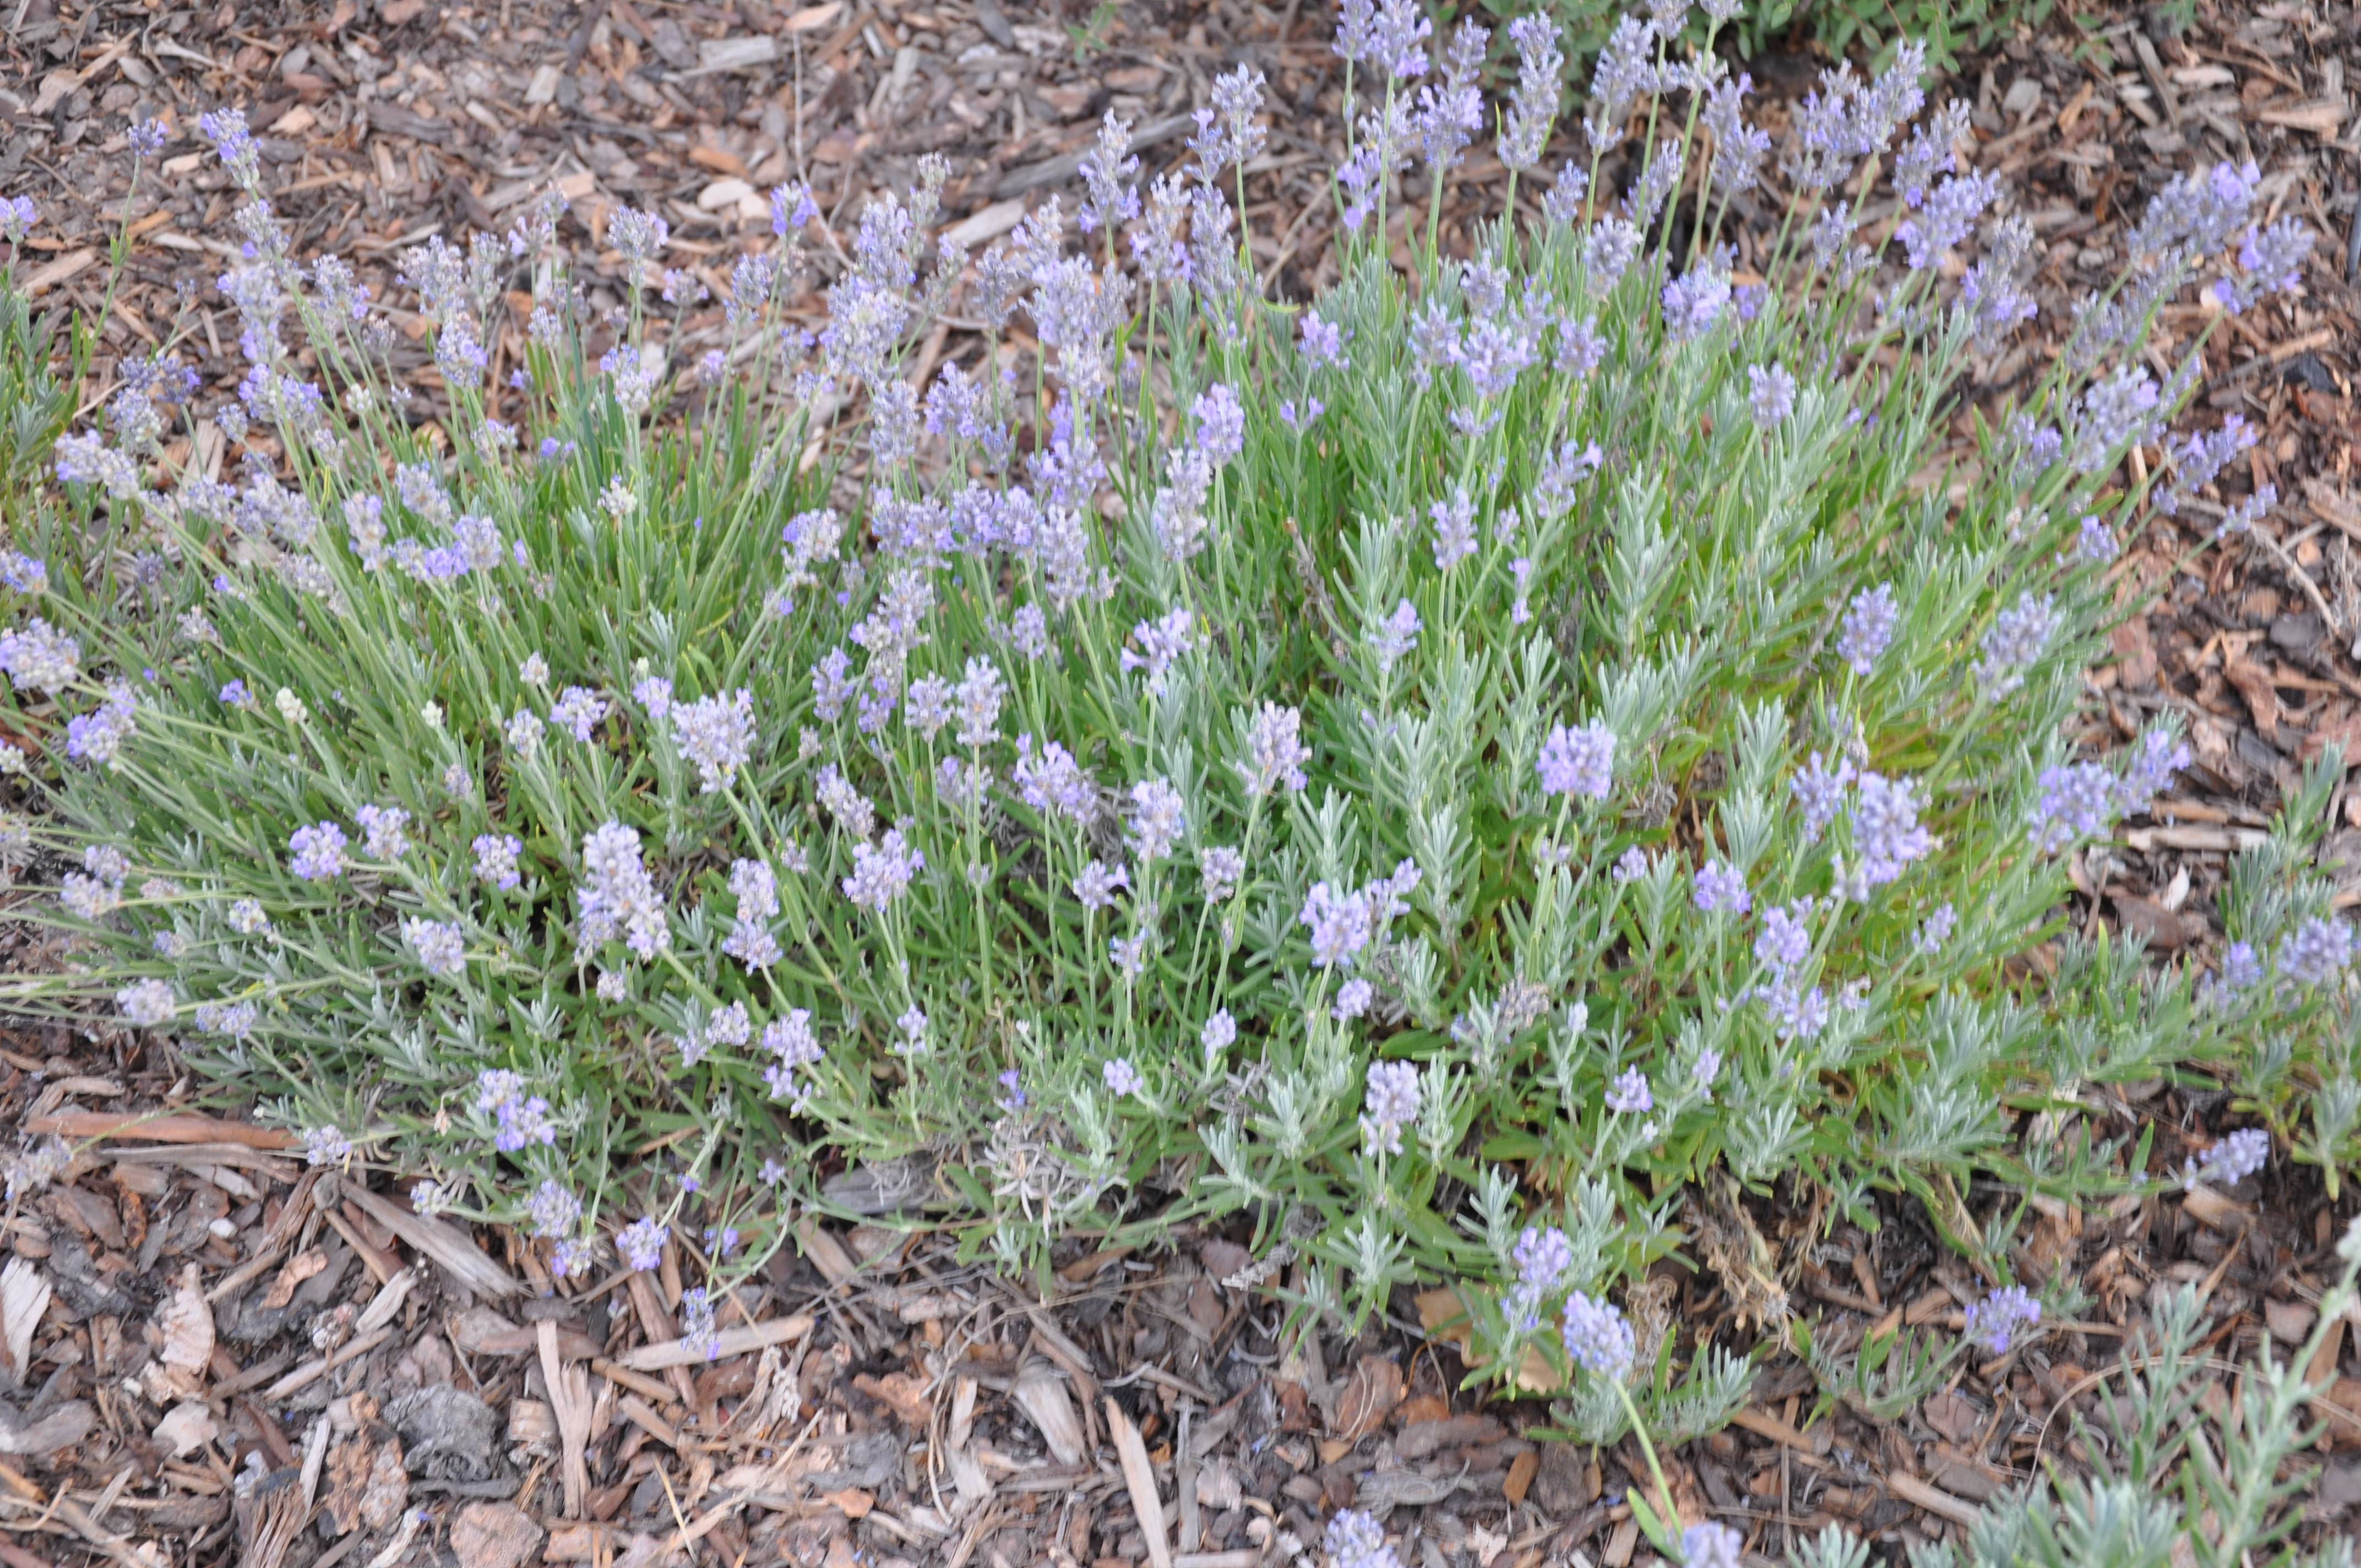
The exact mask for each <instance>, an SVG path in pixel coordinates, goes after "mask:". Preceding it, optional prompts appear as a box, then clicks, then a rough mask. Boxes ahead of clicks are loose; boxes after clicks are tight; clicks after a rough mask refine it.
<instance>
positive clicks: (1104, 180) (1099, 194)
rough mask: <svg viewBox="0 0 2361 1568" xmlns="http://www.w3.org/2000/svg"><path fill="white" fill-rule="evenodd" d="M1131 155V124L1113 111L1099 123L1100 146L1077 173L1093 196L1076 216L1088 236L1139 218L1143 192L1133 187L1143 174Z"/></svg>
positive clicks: (1084, 186) (1078, 223) (1075, 221)
mask: <svg viewBox="0 0 2361 1568" xmlns="http://www.w3.org/2000/svg"><path fill="white" fill-rule="evenodd" d="M1130 154H1131V122H1130V121H1129V120H1126V119H1121V118H1118V117H1117V116H1116V115H1115V111H1114V110H1113V109H1109V110H1108V111H1107V112H1106V117H1105V118H1104V119H1103V120H1101V121H1100V122H1099V139H1098V142H1097V145H1095V146H1094V147H1093V148H1091V150H1090V151H1089V152H1087V153H1085V154H1083V156H1082V167H1081V169H1080V170H1077V172H1079V173H1080V174H1081V175H1082V186H1083V188H1084V190H1086V191H1087V192H1089V194H1088V195H1087V196H1085V197H1084V198H1083V200H1082V208H1081V210H1080V211H1079V212H1077V213H1076V214H1074V223H1075V226H1077V227H1078V228H1080V229H1081V230H1082V232H1083V233H1084V234H1089V233H1090V232H1091V231H1092V230H1093V229H1095V228H1098V227H1100V226H1101V225H1104V226H1105V227H1107V228H1109V229H1115V228H1120V227H1122V226H1123V225H1125V224H1127V223H1129V222H1131V220H1132V219H1134V218H1136V217H1137V216H1139V192H1138V191H1137V190H1136V189H1135V188H1134V186H1133V183H1132V182H1133V181H1135V180H1136V179H1137V177H1138V174H1139V159H1137V158H1134V157H1132V156H1130Z"/></svg>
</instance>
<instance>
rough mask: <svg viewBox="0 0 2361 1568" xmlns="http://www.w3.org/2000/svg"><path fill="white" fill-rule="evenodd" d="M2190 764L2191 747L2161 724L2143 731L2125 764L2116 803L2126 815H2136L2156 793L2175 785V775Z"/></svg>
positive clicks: (2149, 804)
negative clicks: (2173, 777)
mask: <svg viewBox="0 0 2361 1568" xmlns="http://www.w3.org/2000/svg"><path fill="white" fill-rule="evenodd" d="M2188 765H2189V747H2188V744H2187V743H2186V742H2185V741H2182V740H2178V739H2176V738H2175V737H2174V735H2173V733H2172V731H2170V730H2169V729H2165V728H2163V727H2162V726H2161V725H2157V726H2152V727H2151V728H2149V729H2147V730H2146V731H2144V732H2143V733H2142V734H2141V736H2140V739H2139V745H2138V746H2137V747H2136V748H2134V750H2133V751H2132V754H2131V757H2130V760H2129V761H2128V762H2125V765H2124V777H2123V783H2122V784H2120V785H2119V786H2117V800H2116V804H2117V806H2118V807H2119V808H2120V809H2121V810H2122V812H2123V814H2124V815H2125V816H2126V817H2137V816H2138V815H2140V814H2141V813H2142V812H2144V811H2146V810H2147V808H2148V807H2149V806H2152V805H2154V804H2155V802H2156V797H2157V796H2158V795H2161V794H2163V793H2164V792H2165V791H2166V790H2168V789H2170V788H2171V787H2172V775H2173V774H2175V773H2179V772H2180V770H2181V769H2183V768H2185V767H2187V766H2188Z"/></svg>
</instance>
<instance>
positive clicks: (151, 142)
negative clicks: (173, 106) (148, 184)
mask: <svg viewBox="0 0 2361 1568" xmlns="http://www.w3.org/2000/svg"><path fill="white" fill-rule="evenodd" d="M126 135H127V137H128V139H129V140H130V143H131V156H132V157H134V158H136V159H141V160H142V161H145V160H146V159H150V158H153V157H155V156H156V155H157V154H158V153H159V152H161V151H163V150H164V144H165V143H166V142H167V141H170V139H171V136H172V133H171V130H170V127H169V126H166V125H165V124H164V122H163V121H161V120H156V119H148V120H134V121H132V122H131V129H130V130H129V132H128V133H126Z"/></svg>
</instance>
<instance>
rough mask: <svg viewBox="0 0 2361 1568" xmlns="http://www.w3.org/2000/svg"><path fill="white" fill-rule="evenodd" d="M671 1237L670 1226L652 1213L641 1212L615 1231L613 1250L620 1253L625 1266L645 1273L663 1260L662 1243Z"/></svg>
mask: <svg viewBox="0 0 2361 1568" xmlns="http://www.w3.org/2000/svg"><path fill="white" fill-rule="evenodd" d="M671 1237H672V1227H670V1226H669V1225H666V1224H664V1223H663V1222H662V1221H660V1220H658V1219H657V1218H656V1217H655V1216H654V1215H653V1214H643V1215H642V1216H641V1217H640V1218H638V1219H636V1220H633V1221H632V1222H631V1223H630V1224H628V1225H626V1226H624V1227H623V1228H622V1229H621V1230H620V1231H618V1232H616V1233H615V1250H616V1251H617V1252H619V1253H620V1254H622V1256H623V1263H624V1266H627V1267H628V1268H630V1269H631V1271H632V1272H633V1273H635V1274H645V1273H649V1272H651V1271H652V1270H653V1269H654V1268H655V1267H656V1266H658V1265H660V1264H662V1263H663V1262H664V1243H665V1242H666V1241H669V1240H670V1239H671Z"/></svg>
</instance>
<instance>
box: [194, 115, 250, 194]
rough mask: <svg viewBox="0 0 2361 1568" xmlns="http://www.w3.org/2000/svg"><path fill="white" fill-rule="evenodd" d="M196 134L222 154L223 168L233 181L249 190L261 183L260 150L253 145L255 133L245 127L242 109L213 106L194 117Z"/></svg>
mask: <svg viewBox="0 0 2361 1568" xmlns="http://www.w3.org/2000/svg"><path fill="white" fill-rule="evenodd" d="M197 134H198V135H200V136H202V137H204V138H205V139H206V140H207V141H209V142H211V143H213V144H214V151H215V152H217V153H219V154H220V155H221V160H222V167H223V168H225V169H226V170H229V175H230V178H231V179H232V180H235V181H237V183H238V184H240V185H242V186H244V187H245V188H246V189H247V190H248V191H252V190H254V189H255V188H256V187H257V186H258V185H260V184H261V182H262V149H261V148H259V147H258V146H256V145H255V140H254V134H253V133H252V132H251V131H249V130H247V128H246V111H245V110H243V109H215V110H214V112H213V113H211V114H209V115H198V116H197Z"/></svg>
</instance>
